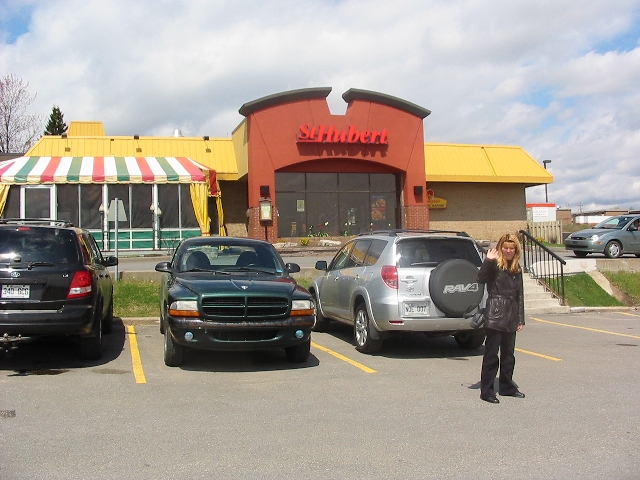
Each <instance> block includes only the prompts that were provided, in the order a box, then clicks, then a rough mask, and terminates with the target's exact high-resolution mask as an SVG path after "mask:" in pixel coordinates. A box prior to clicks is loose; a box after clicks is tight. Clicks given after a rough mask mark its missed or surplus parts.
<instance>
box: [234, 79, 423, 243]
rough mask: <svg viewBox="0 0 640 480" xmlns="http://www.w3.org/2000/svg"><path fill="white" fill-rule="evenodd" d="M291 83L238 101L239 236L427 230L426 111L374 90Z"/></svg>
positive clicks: (274, 238)
mask: <svg viewBox="0 0 640 480" xmlns="http://www.w3.org/2000/svg"><path fill="white" fill-rule="evenodd" d="M330 92H331V89H330V88H310V89H302V90H294V91H289V92H284V93H279V94H275V95H270V96H268V97H263V98H261V99H258V100H255V101H253V102H249V103H246V104H245V105H243V106H242V107H241V108H240V113H241V114H242V115H243V116H245V117H246V144H247V162H248V165H247V168H248V174H247V177H248V178H247V180H248V205H249V210H248V216H249V222H248V234H249V237H252V238H263V239H266V240H268V241H270V242H275V241H277V239H278V238H282V237H299V236H307V235H322V236H338V235H353V234H357V233H361V232H364V231H368V230H372V229H381V228H428V226H429V209H428V206H427V193H426V182H425V180H426V176H425V157H424V131H423V120H424V118H425V117H426V116H427V115H429V113H430V112H429V110H427V109H424V108H422V107H419V106H417V105H415V104H412V103H410V102H407V101H404V100H401V99H398V98H395V97H392V96H389V95H384V94H381V93H377V92H371V91H366V90H356V89H351V90H348V91H347V92H345V93H344V94H343V95H342V98H343V99H344V100H345V102H347V110H346V113H345V114H344V115H332V114H331V112H330V111H329V106H328V104H327V101H326V98H327V96H328V95H329V93H330Z"/></svg>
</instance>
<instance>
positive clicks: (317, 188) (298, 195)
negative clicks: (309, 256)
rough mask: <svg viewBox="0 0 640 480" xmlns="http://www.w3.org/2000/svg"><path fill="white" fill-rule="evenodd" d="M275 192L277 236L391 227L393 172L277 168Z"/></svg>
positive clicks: (354, 232) (349, 232)
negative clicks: (347, 171)
mask: <svg viewBox="0 0 640 480" xmlns="http://www.w3.org/2000/svg"><path fill="white" fill-rule="evenodd" d="M305 186H306V187H305ZM276 194H277V198H276V201H277V207H278V215H279V217H278V236H280V237H296V236H339V235H357V234H358V233H362V232H367V231H370V230H374V229H389V228H396V206H397V199H396V177H395V175H393V174H368V173H276Z"/></svg>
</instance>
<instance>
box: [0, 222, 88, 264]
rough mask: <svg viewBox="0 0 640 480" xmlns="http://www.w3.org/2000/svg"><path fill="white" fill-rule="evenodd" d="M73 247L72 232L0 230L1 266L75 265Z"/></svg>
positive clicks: (74, 245)
mask: <svg viewBox="0 0 640 480" xmlns="http://www.w3.org/2000/svg"><path fill="white" fill-rule="evenodd" d="M76 243H77V235H76V234H75V232H74V231H72V230H66V229H59V228H38V227H29V226H18V227H10V228H6V227H5V228H2V229H0V262H14V261H20V262H25V263H26V262H52V263H78V261H79V258H78V249H77V247H76ZM18 258H19V260H17V259H18Z"/></svg>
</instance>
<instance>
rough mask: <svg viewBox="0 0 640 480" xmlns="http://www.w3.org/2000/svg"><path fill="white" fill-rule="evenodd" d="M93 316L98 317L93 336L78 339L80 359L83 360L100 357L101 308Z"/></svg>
mask: <svg viewBox="0 0 640 480" xmlns="http://www.w3.org/2000/svg"><path fill="white" fill-rule="evenodd" d="M94 315H95V316H96V317H98V318H97V322H98V325H96V329H95V330H96V332H95V334H94V335H87V336H82V337H80V358H82V359H83V360H98V359H99V358H100V357H101V356H102V308H101V307H100V308H97V309H96V311H95V314H94Z"/></svg>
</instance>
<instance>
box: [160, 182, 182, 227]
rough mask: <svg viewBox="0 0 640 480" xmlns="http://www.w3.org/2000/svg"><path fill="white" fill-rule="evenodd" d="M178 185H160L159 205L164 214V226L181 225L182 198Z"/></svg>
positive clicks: (162, 222)
mask: <svg viewBox="0 0 640 480" xmlns="http://www.w3.org/2000/svg"><path fill="white" fill-rule="evenodd" d="M178 187H179V186H178V185H158V206H159V207H160V211H161V212H162V215H161V216H160V225H161V226H162V228H179V227H180V202H179V201H176V199H178V200H179V199H180V195H179V192H178Z"/></svg>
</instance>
